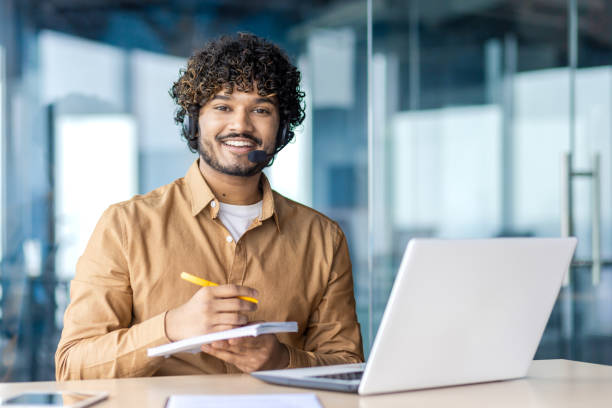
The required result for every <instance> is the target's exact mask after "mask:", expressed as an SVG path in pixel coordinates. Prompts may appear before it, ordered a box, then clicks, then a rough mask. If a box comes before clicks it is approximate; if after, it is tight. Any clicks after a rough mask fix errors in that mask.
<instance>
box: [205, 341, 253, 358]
mask: <svg viewBox="0 0 612 408" xmlns="http://www.w3.org/2000/svg"><path fill="white" fill-rule="evenodd" d="M209 346H211V348H212V349H213V350H225V351H227V352H230V353H232V354H235V355H238V356H243V355H245V354H247V353H248V352H249V351H250V350H253V349H251V348H247V347H242V346H240V345H232V344H230V343H229V341H228V340H221V341H215V342H212V343H209Z"/></svg>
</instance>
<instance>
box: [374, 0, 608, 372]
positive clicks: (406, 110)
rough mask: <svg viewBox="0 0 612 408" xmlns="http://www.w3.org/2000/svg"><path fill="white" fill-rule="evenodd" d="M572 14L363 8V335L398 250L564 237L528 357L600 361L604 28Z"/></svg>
mask: <svg viewBox="0 0 612 408" xmlns="http://www.w3.org/2000/svg"><path fill="white" fill-rule="evenodd" d="M584 3H585V4H582V2H580V3H576V2H575V1H573V0H570V1H568V0H546V1H544V0H536V1H529V2H519V1H511V0H482V1H470V2H445V1H431V0H429V1H424V0H410V1H393V0H387V1H383V0H372V10H373V12H372V39H373V42H372V44H373V47H372V53H371V67H372V68H371V88H372V95H371V99H372V100H371V109H372V116H373V131H372V132H371V134H370V138H371V141H372V144H371V146H373V150H372V152H371V158H370V160H371V169H372V170H371V172H372V174H371V180H372V186H371V195H372V197H373V200H372V201H373V209H372V210H371V212H372V213H373V214H375V215H376V222H375V223H373V224H374V225H373V239H372V241H371V242H372V252H373V256H372V265H373V266H372V268H373V269H372V270H373V273H374V277H373V279H372V281H373V283H374V287H373V297H372V299H373V308H372V310H373V319H372V326H373V330H372V333H375V332H376V328H377V326H378V323H379V322H380V318H381V316H382V312H383V311H384V307H385V304H386V301H387V298H388V294H389V290H390V288H391V285H392V283H393V279H394V277H395V273H396V271H397V268H398V266H399V262H400V258H401V256H402V253H403V250H404V248H405V246H406V243H407V242H408V240H409V239H410V238H413V237H443V238H485V237H508V236H523V237H559V236H561V235H568V234H571V235H576V236H578V238H579V240H580V244H579V248H578V253H577V256H576V260H575V262H574V267H572V270H571V273H570V274H569V281H568V284H567V285H566V286H565V287H564V288H563V289H562V292H561V294H560V297H559V300H558V302H557V304H556V305H555V308H554V311H553V314H552V316H551V319H550V321H549V323H548V326H547V328H546V332H545V335H544V337H543V340H542V342H541V344H540V347H539V349H538V352H537V354H536V358H572V359H578V360H585V361H596V362H608V363H611V362H612V337H611V336H610V333H611V332H612V323H611V322H610V320H611V319H612V317H611V314H612V307H611V303H610V302H612V300H611V298H612V287H611V286H610V285H611V282H610V280H611V278H612V276H611V275H612V274H611V272H610V271H608V269H607V268H609V264H608V263H607V262H606V259H612V242H610V241H611V240H612V236H611V233H612V225H610V223H611V222H612V214H611V209H612V206H611V205H610V204H611V203H610V199H611V197H612V192H611V190H610V167H609V166H610V153H611V151H612V149H611V134H610V132H611V125H610V112H611V111H612V109H611V108H612V106H610V100H611V99H612V98H611V92H612V82H610V81H612V79H611V78H612V77H610V75H611V74H610V73H611V72H612V71H611V70H610V68H609V65H610V62H609V59H610V48H609V45H610V41H611V40H612V31H611V30H612V24H609V23H610V21H608V23H606V22H605V21H602V20H603V19H604V17H602V15H606V16H608V18H609V16H610V15H611V14H610V13H609V12H610V10H609V8H610V6H605V5H602V4H603V3H604V2H584ZM602 7H603V8H604V9H605V10H601V8H602ZM572 30H573V31H572ZM597 154H598V155H597ZM570 163H571V164H570ZM597 169H599V170H598V171H597ZM597 180H599V184H597ZM593 186H600V187H599V188H593ZM598 214H600V216H598ZM594 226H595V227H594ZM597 242H599V244H597ZM593 244H595V245H593ZM597 248H600V250H599V251H598V250H597ZM593 259H595V262H593Z"/></svg>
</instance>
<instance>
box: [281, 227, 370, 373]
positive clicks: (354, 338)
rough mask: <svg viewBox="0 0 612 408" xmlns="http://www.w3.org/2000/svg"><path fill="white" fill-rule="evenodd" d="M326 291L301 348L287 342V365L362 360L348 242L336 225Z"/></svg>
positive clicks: (303, 365) (312, 316)
mask: <svg viewBox="0 0 612 408" xmlns="http://www.w3.org/2000/svg"><path fill="white" fill-rule="evenodd" d="M334 248H335V249H334V252H333V259H332V261H331V271H330V274H329V280H328V283H327V287H326V289H325V292H324V294H323V296H322V298H321V301H320V302H319V304H318V306H317V307H316V309H315V311H314V313H313V314H312V315H311V317H310V319H309V322H308V328H307V330H306V332H305V343H304V348H303V349H299V348H296V347H292V346H290V345H288V346H287V348H288V350H289V367H288V368H297V367H311V366H319V365H331V364H347V363H360V362H363V360H364V358H363V345H362V340H361V331H360V327H359V323H358V322H357V313H356V311H355V296H354V293H353V275H352V268H351V260H350V257H349V250H348V245H347V242H346V238H345V236H344V233H343V232H342V230H340V228H339V227H338V230H337V234H336V239H335V245H334Z"/></svg>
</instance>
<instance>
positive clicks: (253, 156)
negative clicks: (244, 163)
mask: <svg viewBox="0 0 612 408" xmlns="http://www.w3.org/2000/svg"><path fill="white" fill-rule="evenodd" d="M272 156H274V155H273V154H268V153H266V151H265V150H253V151H251V152H249V155H248V158H249V161H250V162H253V163H265V162H267V161H268V160H270V157H272Z"/></svg>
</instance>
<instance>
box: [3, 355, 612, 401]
mask: <svg viewBox="0 0 612 408" xmlns="http://www.w3.org/2000/svg"><path fill="white" fill-rule="evenodd" d="M49 390H71V391H83V392H84V391H107V392H109V393H110V398H109V399H108V400H107V401H105V402H103V403H100V404H96V405H95V407H96V408H106V407H160V408H161V407H163V406H164V403H165V401H166V398H167V397H168V396H169V395H171V394H232V393H234V394H238V393H239V394H260V393H300V392H315V393H316V394H317V395H318V397H319V400H320V401H321V404H322V405H323V406H324V407H326V408H333V407H349V408H350V407H359V408H371V407H383V408H384V407H410V406H414V407H474V406H495V407H513V408H514V407H555V408H562V407H580V408H583V407H589V408H595V407H606V408H610V407H612V366H603V365H596V364H587V363H579V362H575V361H567V360H540V361H534V362H533V364H532V366H531V368H530V369H529V374H528V377H527V378H524V379H521V380H513V381H500V382H493V383H485V384H475V385H466V386H459V387H447V388H438V389H431V390H422V391H412V392H403V393H396V394H386V395H377V396H368V397H359V396H357V395H352V394H344V393H337V392H324V391H315V390H307V389H302V388H292V387H280V386H274V385H269V384H265V383H263V382H261V381H259V380H256V379H254V378H252V377H250V376H248V375H244V374H243V375H208V376H207V375H194V376H177V377H153V378H128V379H120V380H87V381H68V382H64V383H56V382H30V383H0V397H8V396H10V395H14V394H17V393H19V392H24V391H49Z"/></svg>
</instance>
